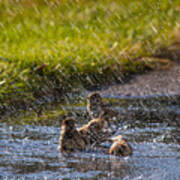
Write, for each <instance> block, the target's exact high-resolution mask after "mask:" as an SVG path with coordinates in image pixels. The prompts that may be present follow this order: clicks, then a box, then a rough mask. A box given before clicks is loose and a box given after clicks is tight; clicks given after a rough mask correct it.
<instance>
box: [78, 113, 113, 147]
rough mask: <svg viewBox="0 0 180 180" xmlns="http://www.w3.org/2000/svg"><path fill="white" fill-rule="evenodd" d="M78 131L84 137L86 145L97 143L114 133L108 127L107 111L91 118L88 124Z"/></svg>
mask: <svg viewBox="0 0 180 180" xmlns="http://www.w3.org/2000/svg"><path fill="white" fill-rule="evenodd" d="M78 132H79V133H80V134H81V135H82V136H83V137H84V139H86V144H88V145H92V144H94V145H96V144H99V143H101V142H103V141H104V140H106V139H107V138H109V137H110V136H112V135H113V134H114V133H115V132H112V131H111V130H110V129H109V116H108V114H107V112H102V113H101V114H100V116H99V117H98V118H95V119H92V120H91V121H89V123H88V124H85V125H84V126H82V127H81V128H79V129H78Z"/></svg>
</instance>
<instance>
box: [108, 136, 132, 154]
mask: <svg viewBox="0 0 180 180" xmlns="http://www.w3.org/2000/svg"><path fill="white" fill-rule="evenodd" d="M110 140H111V141H112V142H113V143H112V145H111V147H110V149H109V154H112V155H115V156H130V155H132V153H133V150H132V147H131V146H130V144H129V143H128V142H127V140H126V139H124V138H123V137H122V135H119V136H116V137H113V138H111V139H110Z"/></svg>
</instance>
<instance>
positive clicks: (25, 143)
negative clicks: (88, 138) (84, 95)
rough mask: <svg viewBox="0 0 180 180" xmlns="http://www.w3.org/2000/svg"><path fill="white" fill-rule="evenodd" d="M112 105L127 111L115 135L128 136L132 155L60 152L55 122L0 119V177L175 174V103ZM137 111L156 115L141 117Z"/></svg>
mask: <svg viewBox="0 0 180 180" xmlns="http://www.w3.org/2000/svg"><path fill="white" fill-rule="evenodd" d="M114 108H116V109H118V110H119V112H120V114H121V118H122V117H123V115H124V114H125V112H126V113H127V112H129V114H128V116H126V121H125V120H123V123H122V121H121V119H119V122H120V123H119V126H120V127H119V129H118V132H117V134H120V133H121V134H123V135H124V136H125V137H126V138H127V139H128V141H129V142H130V144H131V145H132V147H133V150H134V153H133V156H131V157H126V158H122V157H115V156H110V155H108V154H106V153H104V151H103V150H102V149H97V150H91V151H90V150H89V151H87V152H82V153H73V154H69V155H63V154H61V153H60V152H59V150H58V149H57V146H58V141H59V134H60V128H59V127H54V126H33V125H26V126H17V125H14V126H9V125H7V124H5V123H1V124H0V150H1V151H0V179H24V178H27V179H163V180H164V179H167V180H169V179H180V171H179V169H180V130H179V124H178V122H179V121H180V118H179V114H180V113H179V112H180V106H179V105H178V104H173V105H170V106H169V105H168V106H166V107H164V106H163V107H162V108H161V109H157V108H156V107H151V108H150V109H149V110H147V107H144V111H143V109H142V107H141V109H140V108H139V107H135V106H132V107H131V108H130V107H128V108H126V109H123V107H122V106H121V108H119V106H118V105H116V106H114ZM82 109H83V108H82ZM163 109H164V113H163ZM140 112H141V113H142V114H143V113H144V115H146V116H147V112H148V113H149V112H151V113H152V114H153V113H154V112H155V113H154V114H156V116H155V115H154V116H150V115H151V114H150V113H149V116H147V117H146V118H144V119H142V117H143V115H142V114H141V113H140ZM160 112H161V113H160ZM158 114H159V118H156V117H157V115H158ZM161 117H164V119H165V120H162V118H161ZM172 117H173V118H174V117H175V118H174V119H173V118H172ZM171 121H174V122H171ZM109 146H110V144H108V143H105V144H104V148H105V147H106V148H108V147H109Z"/></svg>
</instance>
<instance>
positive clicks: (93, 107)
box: [87, 92, 118, 119]
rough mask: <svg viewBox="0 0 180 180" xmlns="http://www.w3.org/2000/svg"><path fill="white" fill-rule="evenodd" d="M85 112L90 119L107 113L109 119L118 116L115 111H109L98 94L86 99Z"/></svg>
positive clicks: (92, 94)
mask: <svg viewBox="0 0 180 180" xmlns="http://www.w3.org/2000/svg"><path fill="white" fill-rule="evenodd" d="M87 111H88V113H89V115H90V116H91V118H92V119H95V118H98V117H99V116H100V114H101V113H102V112H107V113H108V116H109V118H113V117H116V116H117V115H118V112H117V111H114V110H112V109H110V108H109V107H108V106H107V105H106V104H104V102H103V99H102V97H101V95H100V94H99V93H98V92H93V93H91V94H89V96H88V97H87Z"/></svg>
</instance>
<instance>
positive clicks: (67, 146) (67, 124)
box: [59, 118, 86, 152]
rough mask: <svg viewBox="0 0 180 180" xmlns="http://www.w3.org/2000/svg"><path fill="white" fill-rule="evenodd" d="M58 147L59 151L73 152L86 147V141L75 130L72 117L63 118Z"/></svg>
mask: <svg viewBox="0 0 180 180" xmlns="http://www.w3.org/2000/svg"><path fill="white" fill-rule="evenodd" d="M59 148H60V151H61V152H75V151H83V150H85V149H86V142H85V140H84V138H83V137H82V136H81V135H80V134H79V132H78V131H77V129H76V127H75V120H74V118H66V119H65V120H63V122H62V129H61V136H60V142H59Z"/></svg>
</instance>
